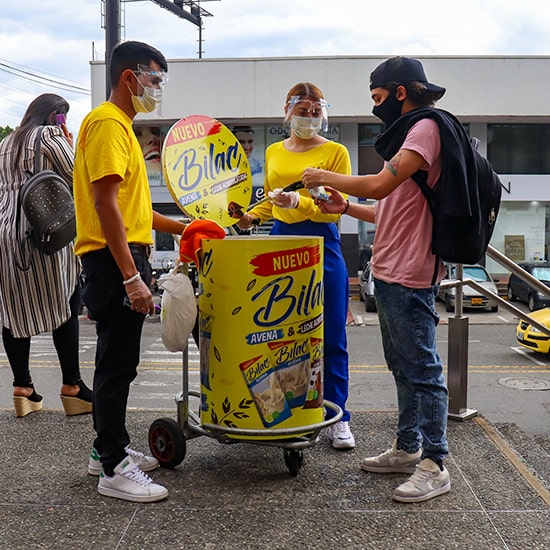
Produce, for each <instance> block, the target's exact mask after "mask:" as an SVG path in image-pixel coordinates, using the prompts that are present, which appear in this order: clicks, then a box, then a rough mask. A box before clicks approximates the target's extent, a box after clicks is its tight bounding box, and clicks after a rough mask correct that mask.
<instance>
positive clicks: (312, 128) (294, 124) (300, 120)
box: [290, 115, 323, 139]
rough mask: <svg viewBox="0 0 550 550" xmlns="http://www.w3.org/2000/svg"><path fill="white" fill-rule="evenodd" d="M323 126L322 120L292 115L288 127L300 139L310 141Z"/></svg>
mask: <svg viewBox="0 0 550 550" xmlns="http://www.w3.org/2000/svg"><path fill="white" fill-rule="evenodd" d="M322 124H323V119H322V118H313V117H308V116H297V115H293V116H292V119H291V120H290V127H291V129H292V130H293V131H294V133H295V134H296V135H297V136H298V137H299V138H300V139H311V138H313V137H315V136H316V135H317V134H318V133H319V132H320V131H321V126H322Z"/></svg>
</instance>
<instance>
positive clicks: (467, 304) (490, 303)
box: [439, 264, 498, 312]
mask: <svg viewBox="0 0 550 550" xmlns="http://www.w3.org/2000/svg"><path fill="white" fill-rule="evenodd" d="M445 269H446V274H445V278H444V279H443V281H442V282H445V281H454V280H456V265H454V264H446V265H445ZM463 279H472V280H474V281H476V282H477V283H479V284H481V285H482V286H483V287H484V288H486V289H487V290H489V291H490V292H492V293H493V294H497V295H498V292H497V287H496V285H495V281H494V280H493V279H492V278H491V275H489V273H488V271H487V270H486V269H485V268H484V267H483V266H482V265H478V264H475V265H464V266H463ZM497 281H498V279H497ZM455 292H456V289H455V288H441V289H440V291H439V298H440V299H441V300H443V301H444V302H445V309H446V311H449V312H450V311H454V309H455ZM462 293H463V301H462V304H463V307H464V308H472V309H486V310H490V311H493V312H496V311H498V304H497V303H496V301H495V300H491V299H490V298H487V297H486V296H484V295H483V294H481V293H480V292H478V291H477V290H475V289H474V288H472V287H470V286H468V285H466V284H465V285H464V286H463V287H462Z"/></svg>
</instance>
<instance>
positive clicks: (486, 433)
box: [0, 402, 550, 550]
mask: <svg viewBox="0 0 550 550" xmlns="http://www.w3.org/2000/svg"><path fill="white" fill-rule="evenodd" d="M191 406H194V404H193V403H192V402H191ZM175 412H176V406H175V404H174V409H173V410H167V411H165V412H161V413H160V414H159V412H158V411H156V412H153V411H147V410H142V411H136V412H129V413H128V431H129V433H130V435H131V438H132V447H133V448H135V449H137V450H141V451H146V450H147V433H148V429H149V426H150V425H151V423H152V422H153V421H154V420H156V419H157V418H159V417H169V418H172V419H175ZM396 422H397V413H396V411H391V410H390V411H353V413H352V429H353V432H354V435H355V438H356V441H357V447H356V449H354V450H352V451H346V452H342V451H335V450H334V449H332V447H330V445H329V443H328V441H327V440H326V434H325V433H324V432H323V433H321V440H320V441H319V443H318V444H317V445H314V446H311V447H309V448H307V449H305V450H304V463H303V465H302V468H301V469H300V471H299V473H298V475H297V476H296V477H291V476H290V474H289V471H288V469H287V467H286V465H285V463H284V460H283V450H282V449H281V448H278V447H267V446H263V445H259V444H245V443H239V444H235V445H228V444H222V443H219V442H218V441H217V440H214V439H212V438H210V437H207V436H202V437H198V438H195V439H191V440H188V441H187V454H186V457H185V459H184V461H183V462H182V463H181V464H180V465H179V466H177V467H176V468H175V469H173V470H168V469H164V468H161V469H159V470H157V471H155V472H153V474H152V475H153V477H154V479H155V481H157V482H159V483H161V484H163V485H165V486H166V487H167V488H168V489H169V491H170V494H169V496H168V498H167V499H166V500H164V501H162V502H158V503H154V504H135V503H131V502H125V501H122V500H117V499H112V498H108V497H103V496H100V495H99V494H98V493H97V478H95V477H93V476H90V475H88V473H87V469H86V466H87V461H88V455H89V451H90V445H91V442H92V439H93V429H92V419H91V416H90V415H84V416H76V417H66V416H64V414H63V412H62V410H60V409H59V410H43V411H40V412H38V413H33V414H31V415H29V416H27V417H25V418H16V417H15V415H14V413H13V411H10V410H6V409H4V410H0V423H1V425H2V430H1V433H0V448H1V452H0V467H1V470H2V471H3V472H4V478H3V481H2V485H3V489H2V495H1V496H0V511H1V512H0V513H1V517H2V521H1V522H0V549H1V550H17V549H48V550H50V549H63V550H66V549H69V548H76V547H81V548H101V549H115V548H120V549H132V550H133V549H136V550H137V549H146V550H147V549H155V550H164V549H185V550H194V549H197V550H198V549H200V550H203V549H215V550H218V549H219V550H226V549H245V550H248V549H261V550H266V549H268V550H271V549H288V550H298V549H302V548H320V549H321V548H322V549H334V548H338V549H339V550H347V549H350V550H351V549H353V550H355V549H357V550H366V549H368V550H370V549H373V550H374V549H376V550H385V549H392V550H401V549H403V550H404V549H407V550H409V549H420V548H430V549H432V550H440V549H441V550H443V549H445V550H447V549H460V550H470V549H471V550H479V549H483V550H496V549H506V550H528V549H541V550H542V549H548V548H550V529H549V527H548V526H549V525H550V492H549V490H548V488H549V486H548V477H546V480H542V479H541V478H540V477H537V476H536V475H535V474H533V473H532V472H531V471H530V469H529V468H528V467H527V466H526V463H525V462H524V461H523V460H522V457H521V456H520V455H519V454H517V452H516V451H515V450H514V449H513V448H512V447H511V446H510V445H509V444H508V442H507V441H506V439H505V438H504V437H503V436H502V434H501V433H500V432H499V431H498V430H497V429H496V428H495V427H493V426H492V425H491V424H489V423H488V422H487V421H486V420H485V419H483V418H481V417H478V418H476V419H472V420H467V421H465V422H450V423H449V445H450V449H451V453H450V456H449V458H448V460H447V462H446V465H447V468H448V469H449V471H450V474H451V481H452V489H451V492H450V493H448V494H446V495H443V496H440V497H437V498H434V499H432V500H430V501H426V502H423V503H417V504H401V503H398V502H394V501H393V500H392V498H391V495H392V492H393V490H394V488H395V487H396V486H397V485H399V484H400V483H402V482H403V481H404V480H405V479H406V476H405V475H401V474H371V473H367V472H363V471H361V470H360V468H359V463H360V460H361V458H362V457H364V456H367V455H373V454H378V453H379V452H381V451H383V450H385V449H386V448H387V447H388V446H389V445H390V444H391V442H392V440H393V437H394V429H395V425H396Z"/></svg>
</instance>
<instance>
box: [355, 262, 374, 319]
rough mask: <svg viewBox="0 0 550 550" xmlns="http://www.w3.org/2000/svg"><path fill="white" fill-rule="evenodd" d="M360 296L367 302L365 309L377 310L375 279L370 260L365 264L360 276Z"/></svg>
mask: <svg viewBox="0 0 550 550" xmlns="http://www.w3.org/2000/svg"><path fill="white" fill-rule="evenodd" d="M359 298H360V300H361V301H362V302H365V311H370V312H372V311H376V300H375V299H374V279H373V278H372V270H371V268H370V262H367V263H366V264H365V267H364V268H363V271H362V272H361V276H360V277H359Z"/></svg>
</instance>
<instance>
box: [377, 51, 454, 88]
mask: <svg viewBox="0 0 550 550" xmlns="http://www.w3.org/2000/svg"><path fill="white" fill-rule="evenodd" d="M390 82H397V83H398V84H406V83H407V82H421V83H422V84H424V86H426V88H427V89H428V90H429V91H430V92H435V93H438V94H440V96H439V97H441V96H442V95H443V94H444V93H445V88H443V87H442V86H437V85H436V84H431V83H430V82H428V79H427V78H426V73H425V72H424V67H422V63H420V61H418V59H412V58H410V57H392V58H391V59H388V60H386V61H384V62H383V63H380V65H378V67H376V69H374V71H372V73H371V74H370V89H371V90H373V89H374V88H384V87H385V86H387V85H388V84H389V83H390Z"/></svg>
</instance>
